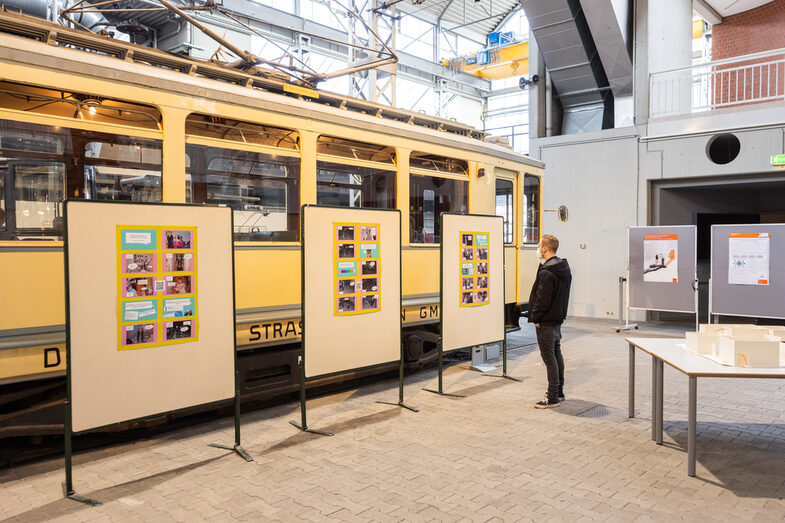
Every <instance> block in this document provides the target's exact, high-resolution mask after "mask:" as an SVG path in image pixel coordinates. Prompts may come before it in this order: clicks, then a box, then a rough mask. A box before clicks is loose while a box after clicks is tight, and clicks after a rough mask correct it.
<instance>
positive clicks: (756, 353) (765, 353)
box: [717, 336, 781, 367]
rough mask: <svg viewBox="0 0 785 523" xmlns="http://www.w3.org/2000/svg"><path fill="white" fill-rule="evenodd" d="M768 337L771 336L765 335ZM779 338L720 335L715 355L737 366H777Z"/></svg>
mask: <svg viewBox="0 0 785 523" xmlns="http://www.w3.org/2000/svg"><path fill="white" fill-rule="evenodd" d="M767 337H769V338H773V337H770V336H767ZM780 343H781V342H780V339H779V338H775V339H760V338H733V337H730V336H720V341H719V344H718V346H717V357H718V358H719V359H720V360H722V361H723V362H725V363H728V364H730V365H736V366H738V367H779V366H780Z"/></svg>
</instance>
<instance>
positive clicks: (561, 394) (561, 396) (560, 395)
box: [559, 392, 567, 401]
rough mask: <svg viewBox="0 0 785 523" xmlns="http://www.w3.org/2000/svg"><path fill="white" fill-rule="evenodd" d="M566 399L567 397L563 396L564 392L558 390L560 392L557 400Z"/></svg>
mask: <svg viewBox="0 0 785 523" xmlns="http://www.w3.org/2000/svg"><path fill="white" fill-rule="evenodd" d="M566 399H567V398H565V397H564V393H563V392H560V393H559V401H564V400H566Z"/></svg>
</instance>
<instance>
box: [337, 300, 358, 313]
mask: <svg viewBox="0 0 785 523" xmlns="http://www.w3.org/2000/svg"><path fill="white" fill-rule="evenodd" d="M355 303H356V302H355V297H354V296H350V297H346V298H338V306H337V311H338V312H354V311H355V310H356V307H355Z"/></svg>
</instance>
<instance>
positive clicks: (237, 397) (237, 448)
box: [207, 371, 253, 462]
mask: <svg viewBox="0 0 785 523" xmlns="http://www.w3.org/2000/svg"><path fill="white" fill-rule="evenodd" d="M234 374H235V376H234V386H235V388H234V445H232V446H229V445H221V444H220V443H208V444H207V446H208V447H213V448H216V449H224V450H231V451H234V452H236V453H237V455H238V456H240V457H241V458H243V459H244V460H245V461H248V462H251V461H253V458H252V457H251V455H250V454H248V452H246V450H245V449H244V448H243V447H242V446H240V379H239V378H240V377H239V372H238V371H235V373H234Z"/></svg>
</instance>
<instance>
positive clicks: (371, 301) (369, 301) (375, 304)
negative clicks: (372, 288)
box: [360, 294, 379, 311]
mask: <svg viewBox="0 0 785 523" xmlns="http://www.w3.org/2000/svg"><path fill="white" fill-rule="evenodd" d="M360 308H361V309H362V310H364V311H367V310H369V309H378V308H379V295H378V294H369V295H367V296H363V297H362V300H361V303H360Z"/></svg>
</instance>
